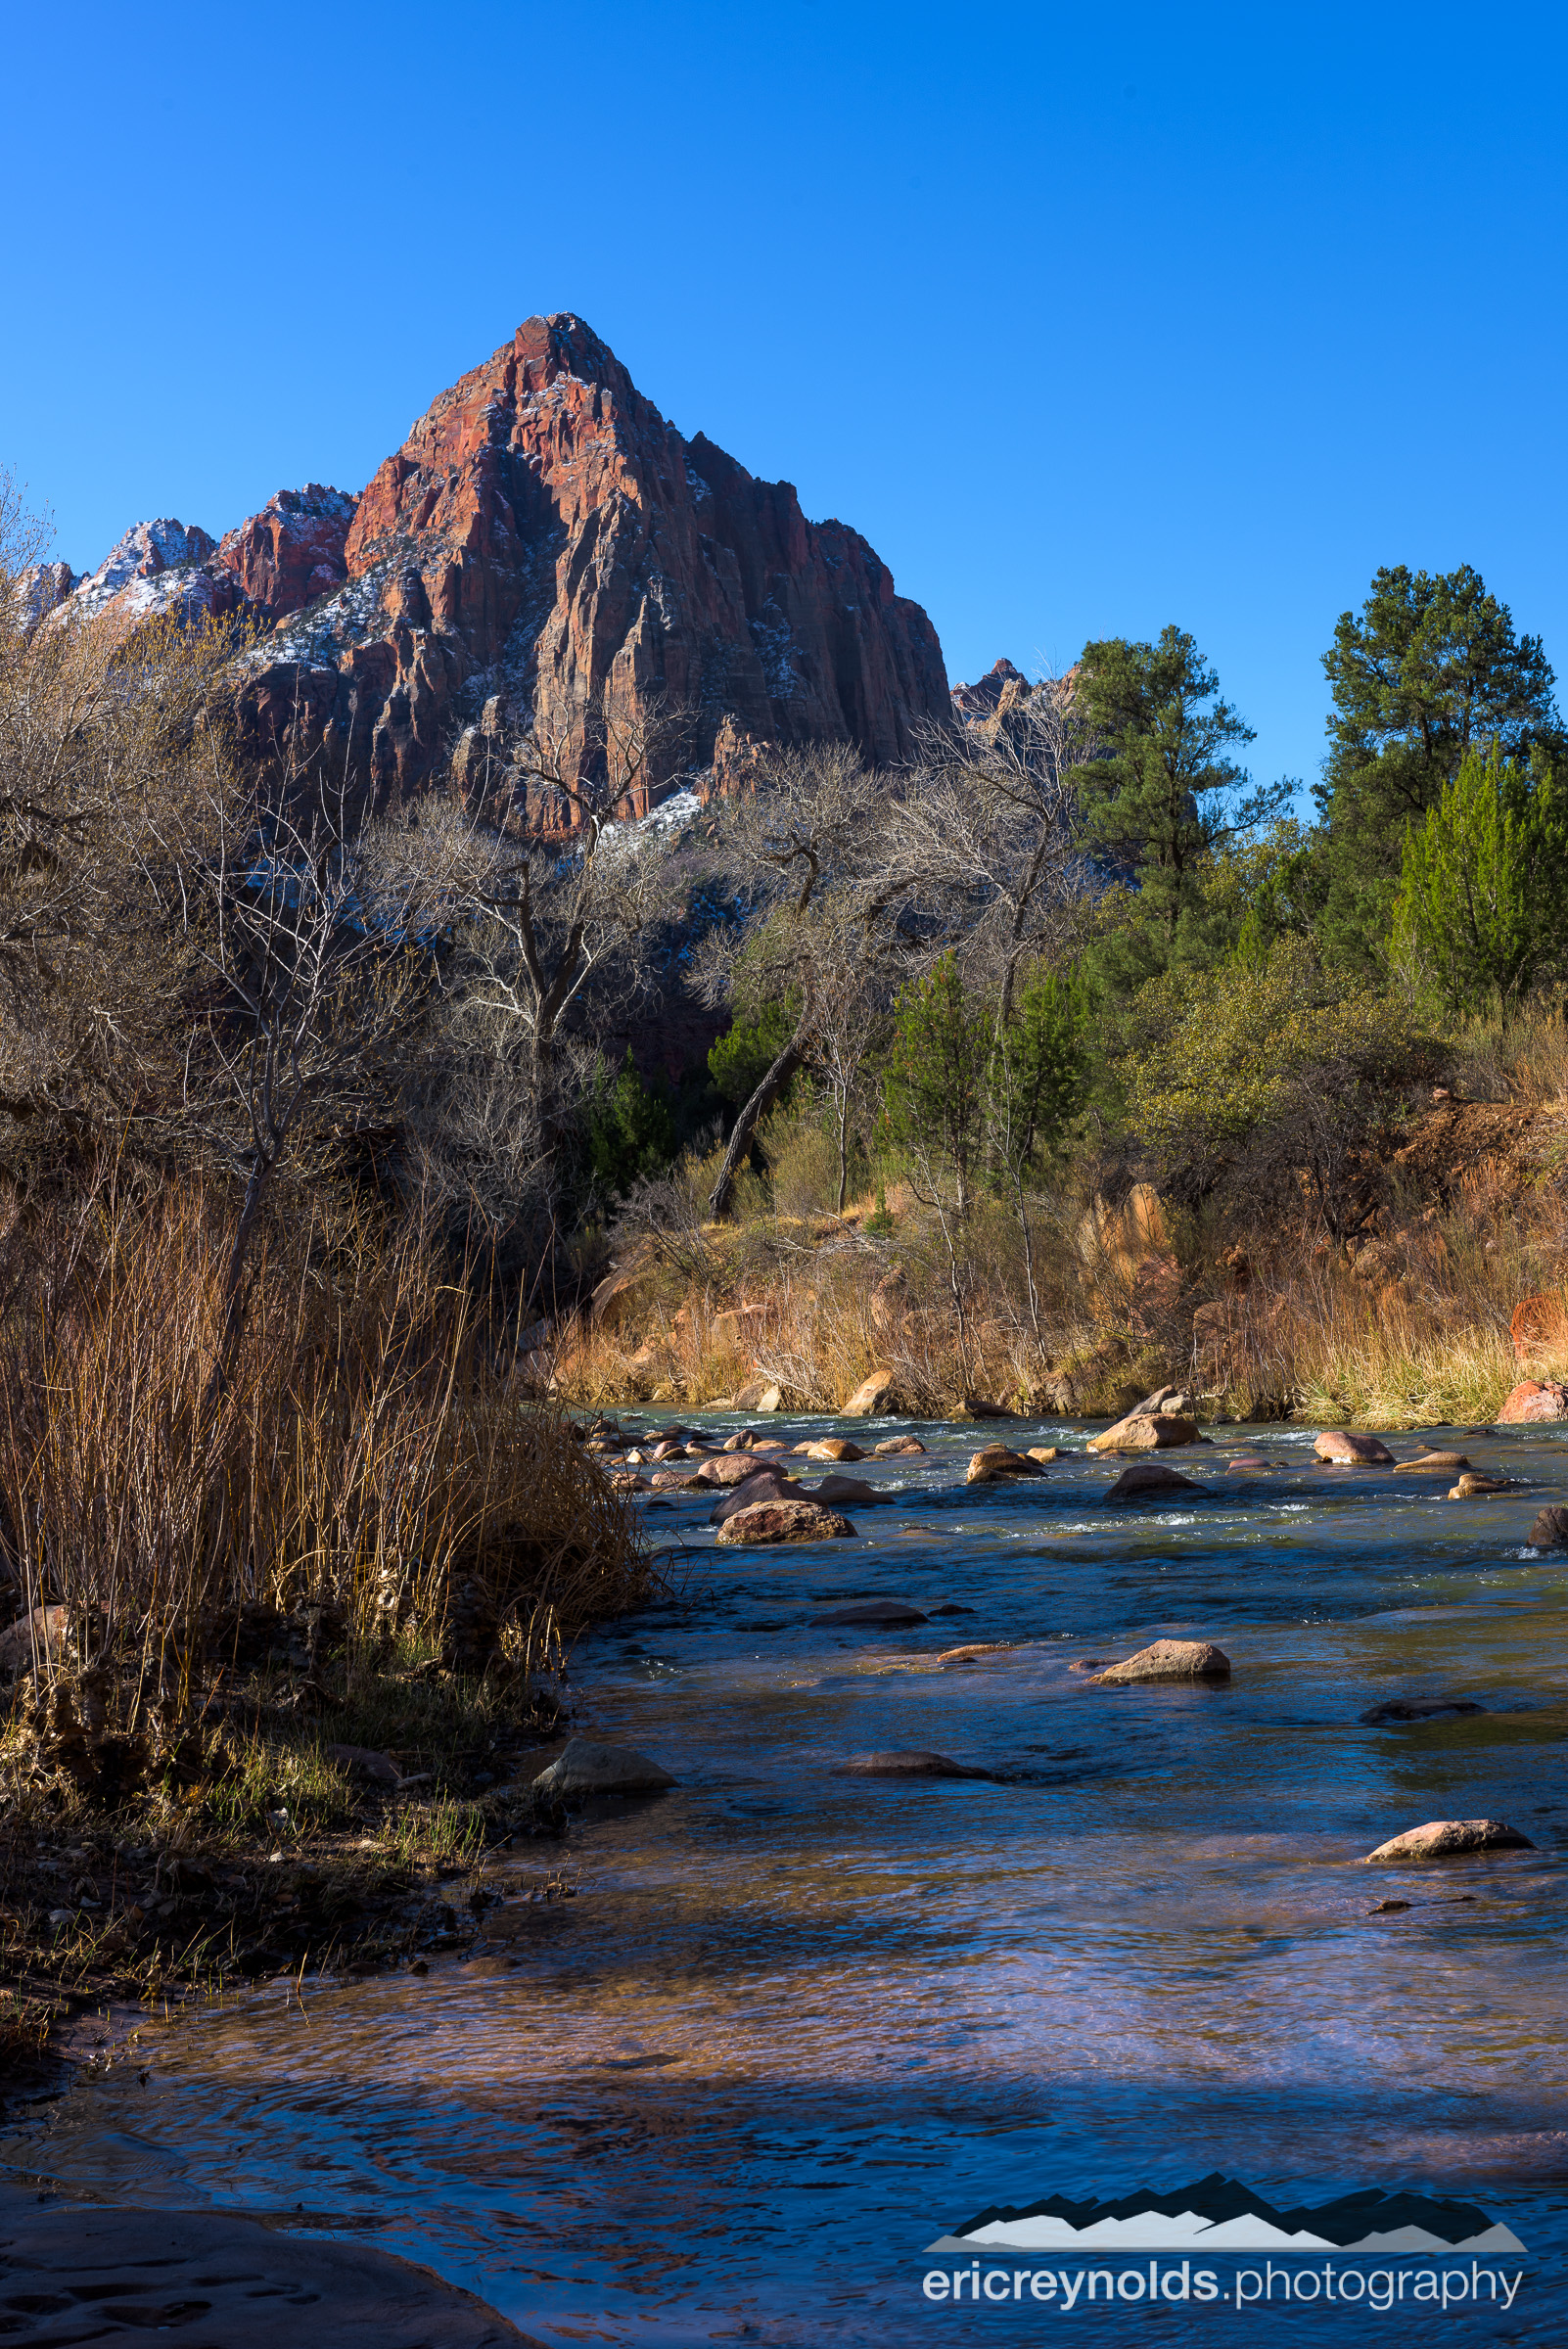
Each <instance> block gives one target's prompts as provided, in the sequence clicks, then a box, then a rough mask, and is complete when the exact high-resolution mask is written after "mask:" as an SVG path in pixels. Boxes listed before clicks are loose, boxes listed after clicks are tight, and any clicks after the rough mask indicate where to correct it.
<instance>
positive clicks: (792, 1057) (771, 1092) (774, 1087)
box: [708, 1036, 806, 1221]
mask: <svg viewBox="0 0 1568 2349" xmlns="http://www.w3.org/2000/svg"><path fill="white" fill-rule="evenodd" d="M805 1057H806V1056H805V1054H804V1053H803V1052H802V1050H801V1048H800V1046H799V1044H798V1043H797V1042H796V1041H795V1039H794V1037H793V1036H792V1037H791V1039H790V1041H789V1042H788V1043H787V1044H786V1045H785V1047H784V1049H783V1051H782V1052H781V1053H780V1054H779V1056H778V1058H777V1059H776V1060H775V1061H774V1063H773V1065H772V1067H771V1068H770V1069H769V1070H768V1072H767V1075H766V1076H765V1077H764V1078H763V1079H762V1082H761V1084H760V1085H759V1086H758V1088H757V1090H756V1092H755V1093H753V1095H752V1097H751V1099H750V1100H749V1101H748V1102H747V1104H746V1106H745V1108H744V1109H743V1110H742V1111H741V1113H740V1116H739V1117H738V1118H737V1119H736V1120H735V1124H734V1127H733V1128H732V1130H731V1132H730V1137H729V1147H728V1149H727V1150H726V1151H725V1152H724V1163H723V1165H722V1166H721V1167H720V1168H719V1170H718V1180H717V1181H716V1182H715V1185H714V1187H713V1189H712V1191H711V1192H710V1193H709V1195H708V1204H709V1206H710V1207H711V1208H712V1209H713V1211H714V1214H715V1217H716V1218H717V1219H718V1220H719V1221H723V1219H724V1217H725V1216H727V1215H728V1213H729V1203H730V1200H731V1198H732V1196H733V1194H734V1189H735V1177H736V1175H737V1174H739V1172H740V1165H741V1161H742V1159H743V1158H744V1157H745V1156H746V1153H747V1151H748V1150H749V1149H750V1148H751V1146H752V1135H753V1134H754V1133H755V1131H756V1130H757V1128H758V1125H759V1123H760V1122H761V1119H763V1118H765V1117H766V1115H767V1113H768V1111H769V1110H770V1109H771V1108H772V1106H773V1103H774V1102H775V1101H776V1100H777V1098H778V1096H779V1094H780V1093H781V1092H782V1091H783V1089H784V1087H785V1085H787V1084H788V1082H789V1081H790V1079H791V1078H792V1077H793V1076H794V1074H795V1072H796V1070H797V1069H798V1068H800V1067H802V1066H803V1065H804V1062H805Z"/></svg>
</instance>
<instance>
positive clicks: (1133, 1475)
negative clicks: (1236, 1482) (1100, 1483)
mask: <svg viewBox="0 0 1568 2349" xmlns="http://www.w3.org/2000/svg"><path fill="white" fill-rule="evenodd" d="M1208 1490H1209V1488H1208V1486H1207V1485H1199V1484H1195V1483H1194V1482H1193V1480H1192V1478H1191V1477H1190V1476H1183V1475H1182V1474H1181V1471H1180V1470H1179V1469H1178V1468H1162V1467H1160V1466H1158V1465H1157V1464H1156V1462H1155V1461H1153V1460H1139V1461H1138V1462H1137V1464H1136V1465H1135V1466H1134V1467H1131V1468H1124V1469H1123V1471H1122V1473H1121V1475H1120V1476H1119V1477H1118V1478H1117V1480H1116V1482H1115V1484H1114V1485H1112V1486H1111V1488H1110V1490H1109V1492H1108V1493H1107V1494H1106V1496H1105V1498H1106V1501H1107V1503H1109V1502H1111V1501H1113V1500H1138V1499H1142V1498H1145V1497H1148V1496H1150V1495H1152V1494H1156V1493H1207V1491H1208Z"/></svg>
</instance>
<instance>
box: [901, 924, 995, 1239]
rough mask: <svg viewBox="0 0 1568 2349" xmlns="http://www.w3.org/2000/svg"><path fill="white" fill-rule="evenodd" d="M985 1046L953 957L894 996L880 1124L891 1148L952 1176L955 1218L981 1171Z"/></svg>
mask: <svg viewBox="0 0 1568 2349" xmlns="http://www.w3.org/2000/svg"><path fill="white" fill-rule="evenodd" d="M991 1044H992V1035H991V1021H990V1019H989V1017H988V1015H987V1013H986V1011H985V1009H984V1008H983V1007H982V1006H980V1005H978V1004H974V1003H972V1002H971V1001H970V999H969V996H968V993H967V991H966V990H965V987H964V983H963V977H962V974H961V973H960V971H959V969H958V964H957V961H956V959H955V957H954V956H953V955H951V954H944V955H943V957H942V959H941V961H940V962H938V963H936V964H935V965H934V966H933V967H932V969H931V970H930V971H929V972H928V974H927V975H926V977H925V978H924V979H919V980H916V981H914V982H913V983H912V984H911V985H910V986H908V987H906V988H904V989H903V990H902V991H901V992H900V994H899V1001H898V1006H897V1008H896V1010H895V1013H894V1022H893V1047H892V1050H891V1052H890V1053H889V1056H888V1066H887V1070H886V1073H885V1075H884V1077H883V1083H882V1102H883V1118H884V1122H885V1124H886V1128H887V1131H888V1133H889V1136H890V1137H891V1139H892V1140H893V1141H894V1142H895V1143H896V1144H897V1145H899V1147H900V1148H902V1149H904V1150H907V1151H908V1152H910V1153H911V1155H912V1156H914V1157H915V1158H916V1159H918V1160H921V1161H923V1162H924V1164H925V1166H926V1167H927V1168H928V1169H931V1168H934V1167H935V1166H936V1165H938V1164H940V1165H941V1166H942V1167H943V1169H944V1171H945V1174H948V1175H950V1177H951V1180H952V1185H953V1204H954V1207H955V1208H956V1210H957V1213H958V1214H959V1215H960V1216H962V1215H964V1214H965V1213H966V1212H967V1210H968V1207H969V1204H970V1200H971V1197H972V1195H973V1188H974V1174H975V1169H976V1166H977V1165H978V1163H979V1157H980V1150H981V1144H982V1139H983V1134H984V1128H985V1109H986V1066H987V1062H988V1060H989V1059H990V1057H991Z"/></svg>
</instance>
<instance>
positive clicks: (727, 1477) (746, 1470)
mask: <svg viewBox="0 0 1568 2349" xmlns="http://www.w3.org/2000/svg"><path fill="white" fill-rule="evenodd" d="M761 1465H762V1466H765V1467H768V1468H771V1467H773V1465H774V1463H773V1462H772V1461H767V1462H763V1463H761ZM759 1466H760V1463H759V1462H758V1461H756V1460H754V1459H753V1458H752V1456H751V1454H750V1453H749V1452H744V1451H715V1453H714V1455H713V1457H712V1458H711V1459H707V1460H704V1461H703V1462H702V1463H701V1465H700V1466H699V1467H698V1469H697V1471H696V1476H695V1479H694V1481H695V1482H696V1483H697V1484H700V1485H743V1484H745V1482H746V1479H747V1478H748V1477H749V1476H756V1475H757V1474H758V1473H759ZM777 1473H778V1474H779V1475H781V1476H782V1475H783V1474H784V1471H783V1469H782V1468H780V1469H778V1471H777Z"/></svg>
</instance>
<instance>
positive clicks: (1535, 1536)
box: [1530, 1508, 1568, 1549]
mask: <svg viewBox="0 0 1568 2349" xmlns="http://www.w3.org/2000/svg"><path fill="white" fill-rule="evenodd" d="M1530 1546H1531V1548H1532V1549H1568V1509H1561V1508H1550V1509H1542V1510H1540V1511H1538V1513H1537V1516H1536V1522H1535V1524H1534V1525H1533V1526H1532V1527H1531V1528H1530Z"/></svg>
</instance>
